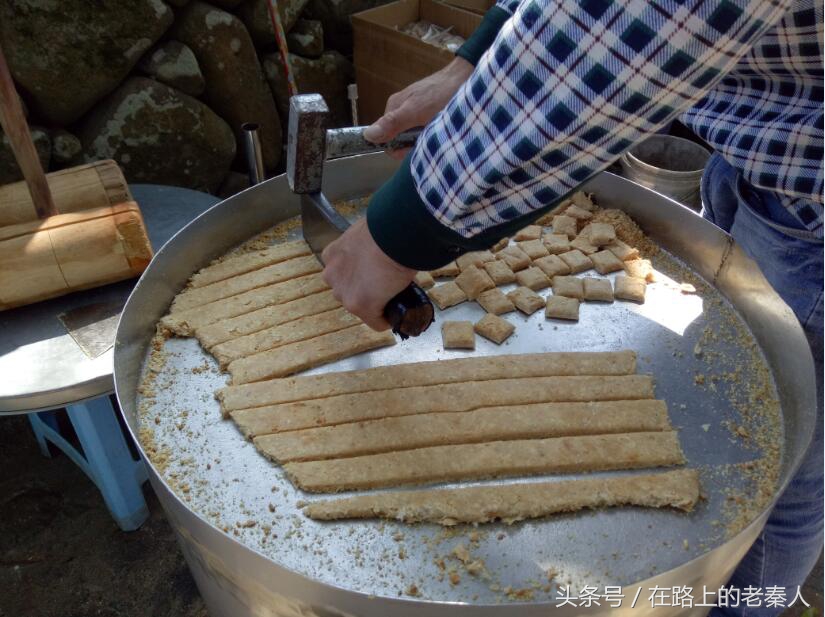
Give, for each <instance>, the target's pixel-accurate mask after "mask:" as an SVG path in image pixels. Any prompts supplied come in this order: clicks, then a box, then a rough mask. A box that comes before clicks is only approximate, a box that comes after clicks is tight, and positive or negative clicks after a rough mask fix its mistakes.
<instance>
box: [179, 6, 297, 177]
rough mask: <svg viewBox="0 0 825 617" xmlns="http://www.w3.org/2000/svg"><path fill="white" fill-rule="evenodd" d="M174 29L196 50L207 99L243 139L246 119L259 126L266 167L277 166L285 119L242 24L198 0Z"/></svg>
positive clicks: (184, 12)
mask: <svg viewBox="0 0 825 617" xmlns="http://www.w3.org/2000/svg"><path fill="white" fill-rule="evenodd" d="M175 31H176V38H177V39H178V40H180V41H181V42H183V43H185V44H186V45H188V46H189V47H191V48H192V51H193V52H195V57H197V59H198V63H199V64H200V67H201V70H202V71H203V75H204V78H205V79H206V89H205V90H204V94H203V99H204V100H205V101H206V102H207V104H208V105H209V106H210V107H211V108H212V109H214V110H215V111H216V112H217V113H218V114H220V116H221V117H222V118H223V119H224V120H226V121H227V122H228V123H229V125H230V126H231V127H232V129H233V130H234V131H235V134H236V135H237V136H238V138H239V141H238V143H241V141H240V128H241V125H242V124H243V123H244V122H256V123H257V124H259V125H260V135H261V150H262V152H263V157H264V166H265V167H266V168H267V169H273V168H275V167H276V166H277V165H278V163H279V162H280V159H281V141H282V137H281V123H280V120H279V119H278V113H277V111H276V109H275V101H274V100H273V98H272V92H271V91H270V90H269V88H267V84H266V79H265V78H264V74H263V71H262V70H261V65H260V63H259V62H258V57H257V55H256V53H255V47H254V45H253V44H252V40H251V39H250V38H249V33H248V32H247V30H246V28H244V25H243V23H241V21H240V20H239V19H238V18H237V17H235V16H234V15H232V14H230V13H227V12H225V11H222V10H220V9H216V8H215V7H213V6H210V5H208V4H205V3H203V2H198V1H196V2H193V3H192V4H190V5H189V6H187V7H186V8H185V9H184V10H183V12H182V14H181V15H180V16H179V18H178V21H177V23H176V25H175Z"/></svg>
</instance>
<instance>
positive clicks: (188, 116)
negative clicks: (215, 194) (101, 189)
mask: <svg viewBox="0 0 825 617" xmlns="http://www.w3.org/2000/svg"><path fill="white" fill-rule="evenodd" d="M79 136H80V139H81V141H82V142H83V149H84V157H85V160H86V161H87V162H91V161H96V160H100V159H108V158H111V159H114V160H115V161H117V162H118V164H119V165H120V166H121V168H122V169H123V173H124V175H125V176H126V179H127V180H128V181H130V182H150V183H154V184H171V185H175V186H184V187H188V188H192V189H197V190H202V191H210V192H212V191H215V190H216V189H217V188H218V187H219V186H220V184H221V181H222V180H223V178H224V176H225V175H226V172H227V171H228V170H229V165H230V164H231V163H232V160H233V159H234V158H235V138H234V136H233V135H232V129H230V128H229V126H228V125H227V124H226V122H224V121H223V120H222V119H221V118H220V117H218V116H217V115H216V114H215V113H214V112H213V111H212V110H211V109H209V108H208V107H207V106H206V105H204V104H203V103H201V102H200V101H198V100H197V99H195V98H193V97H191V96H189V95H188V94H184V93H182V92H179V91H178V90H175V89H174V88H170V87H169V86H165V85H163V84H162V83H160V82H157V81H154V80H152V79H148V78H145V77H131V78H129V79H127V80H126V81H125V82H124V83H123V85H122V86H121V87H120V88H118V89H117V90H116V91H115V92H113V93H112V94H111V95H110V96H109V97H107V98H106V99H105V100H104V101H103V102H101V104H100V105H98V106H97V107H96V108H95V109H94V110H92V111H91V112H90V113H89V114H88V115H87V116H86V118H85V119H84V121H83V124H82V126H81V128H80V131H79Z"/></svg>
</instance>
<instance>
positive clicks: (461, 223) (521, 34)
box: [370, 0, 790, 267]
mask: <svg viewBox="0 0 825 617" xmlns="http://www.w3.org/2000/svg"><path fill="white" fill-rule="evenodd" d="M789 1H790V0H777V1H776V2H766V1H764V0H750V1H749V0H737V1H736V2H725V1H723V0H711V1H708V0H686V1H685V2H681V3H679V2H676V0H671V1H667V2H666V1H662V2H657V3H644V2H642V3H639V2H638V1H637V0H616V1H614V2H613V3H611V4H609V5H608V4H602V3H598V2H587V3H578V2H577V3H550V2H548V3H543V4H538V3H535V2H529V1H524V2H522V3H520V4H519V5H518V8H517V9H516V11H515V14H514V15H513V17H512V18H511V19H509V20H507V21H506V23H505V24H504V25H503V26H502V28H501V30H500V32H499V34H498V35H497V37H496V39H495V43H494V44H493V47H492V48H491V49H490V50H489V51H488V52H486V53H484V54H483V55H482V57H481V59H480V60H479V62H478V65H477V66H476V70H475V71H474V73H473V74H472V75H471V77H470V79H469V80H468V81H467V83H466V84H465V85H464V86H463V87H462V88H461V90H459V92H458V93H457V94H456V96H455V97H454V98H453V99H452V101H451V102H450V104H449V105H448V106H447V108H446V109H445V110H443V111H442V112H441V113H440V114H439V115H438V116H437V117H436V118H435V119H434V120H433V122H432V123H431V124H430V125H429V126H428V127H427V129H426V130H425V132H424V134H423V135H422V137H421V139H419V142H418V144H417V146H416V149H415V151H414V152H413V155H412V157H411V158H410V164H411V167H410V168H408V173H411V176H412V182H413V184H414V186H415V189H416V192H417V195H414V196H410V195H408V196H406V197H404V198H403V199H401V200H400V202H404V204H407V205H404V208H403V211H404V212H405V213H406V212H407V210H408V209H411V210H414V211H415V212H416V213H419V214H420V213H424V214H429V218H425V217H424V216H423V215H422V216H417V219H418V221H419V222H418V223H417V224H416V226H415V229H416V233H417V234H418V233H420V234H427V235H422V236H420V237H415V238H413V239H412V240H411V239H410V237H409V235H408V236H407V237H406V238H403V239H402V238H401V237H400V236H401V235H403V231H404V230H403V228H401V226H396V232H395V234H389V233H384V234H381V233H380V231H379V230H377V229H376V231H378V235H379V236H380V240H379V246H381V248H382V249H383V250H384V251H385V252H387V254H388V255H390V256H391V257H393V258H394V259H396V260H397V261H399V262H400V263H404V264H405V265H408V266H411V267H417V266H416V265H414V264H413V263H412V262H409V261H406V260H408V259H409V254H408V253H406V252H403V251H400V252H399V251H398V250H397V248H396V247H397V246H399V245H401V244H403V243H407V244H410V243H411V242H413V241H414V242H415V243H416V245H417V251H418V257H417V258H416V259H418V260H419V261H421V262H422V263H423V262H424V261H427V260H428V259H429V260H430V261H433V260H436V259H438V260H443V261H447V259H446V257H447V252H446V248H447V243H449V246H451V247H453V248H451V249H450V250H452V251H454V252H456V253H457V252H463V251H465V250H472V249H474V248H479V247H480V246H482V245H483V244H489V243H492V242H494V241H495V239H496V238H497V237H501V236H503V235H506V234H507V233H508V231H509V229H508V228H513V227H518V226H520V225H523V224H526V223H527V222H528V220H529V219H530V218H536V217H537V216H539V214H540V213H541V212H542V210H544V209H546V208H547V207H548V206H549V205H552V204H553V203H556V202H558V201H559V200H560V199H562V198H563V197H564V196H565V195H566V194H568V193H569V192H571V191H573V190H575V188H576V187H578V186H579V185H580V184H582V183H583V182H585V181H586V180H587V179H588V178H589V177H591V176H592V175H594V174H595V173H597V172H599V171H601V170H602V169H604V168H605V167H607V166H608V165H609V164H610V163H611V162H612V161H613V160H615V159H616V158H618V157H619V156H620V155H621V153H622V152H623V151H625V150H626V149H627V148H629V147H630V146H631V145H633V144H634V143H636V142H638V141H640V140H642V139H644V138H645V137H646V136H647V135H649V134H652V133H654V132H656V131H657V130H658V129H659V128H660V127H662V126H664V125H665V124H666V123H667V122H669V121H670V120H671V119H672V118H674V117H675V116H676V115H678V114H679V113H680V112H681V111H682V110H684V109H686V108H687V107H689V106H690V105H692V104H693V103H694V102H695V101H697V100H698V99H699V98H701V97H702V96H704V94H705V93H706V92H707V91H708V90H709V89H710V88H711V87H713V86H714V85H715V83H716V82H717V81H718V80H719V79H720V78H721V77H722V76H723V75H724V73H725V72H726V71H728V70H730V69H731V68H732V67H733V66H734V65H735V64H736V62H737V61H738V60H739V59H740V58H741V57H742V56H743V55H744V54H745V53H746V52H747V51H748V49H749V48H750V46H751V45H752V44H753V42H754V41H755V40H756V39H758V38H759V37H760V36H761V35H762V33H763V32H764V31H765V30H767V29H768V28H769V27H770V25H771V24H772V23H774V22H775V21H777V20H778V19H779V18H780V17H781V15H782V14H783V12H784V11H785V10H786V8H787V6H788V4H789ZM588 10H590V11H593V14H591V13H588ZM576 41H577V42H578V43H576ZM405 164H406V163H405ZM405 171H406V170H405ZM409 184H410V182H409V181H407V182H405V183H404V186H407V187H409ZM390 197H392V195H391V194H388V193H384V194H380V195H376V198H375V199H374V200H373V203H372V204H371V206H370V209H371V211H372V214H371V216H372V220H373V221H378V220H386V218H387V217H388V216H393V214H392V212H391V210H392V209H393V208H395V207H401V206H402V204H401V203H394V201H399V200H398V199H397V196H396V197H393V198H392V199H391V198H390ZM410 203H414V204H415V206H414V208H410V207H409V205H408V204H410ZM382 211H384V212H383V216H382ZM425 221H426V222H425ZM374 227H377V226H376V225H373V224H371V225H370V228H371V229H373V228H374ZM434 229H439V230H441V231H439V232H438V233H435V232H434V231H433V230H434ZM427 230H429V231H427ZM402 253H403V254H402ZM424 254H425V255H424ZM399 257H400V258H399ZM405 261H406V263H405Z"/></svg>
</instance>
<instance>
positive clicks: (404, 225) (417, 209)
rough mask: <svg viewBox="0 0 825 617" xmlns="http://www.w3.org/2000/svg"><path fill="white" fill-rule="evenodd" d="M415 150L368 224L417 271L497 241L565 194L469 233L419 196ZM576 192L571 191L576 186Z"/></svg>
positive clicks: (374, 203)
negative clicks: (433, 211) (437, 213)
mask: <svg viewBox="0 0 825 617" xmlns="http://www.w3.org/2000/svg"><path fill="white" fill-rule="evenodd" d="M411 157H412V152H410V154H408V155H407V158H405V159H404V161H403V163H401V167H400V168H399V169H398V171H397V172H395V175H393V177H392V178H390V179H389V180H388V181H387V182H386V184H384V186H382V187H381V188H380V189H378V190H377V191H376V192H375V194H374V195H373V196H372V199H371V200H370V205H369V207H368V208H367V227H368V228H369V230H370V234H371V235H372V237H373V240H375V243H376V244H378V246H379V247H380V248H381V250H382V251H384V253H386V254H387V255H388V256H389V257H390V258H391V259H393V260H395V261H396V262H398V263H400V264H401V265H402V266H406V267H407V268H413V269H415V270H435V269H436V268H440V267H441V266H443V265H444V264H447V263H449V262H451V261H453V260H454V259H455V258H456V257H459V256H460V255H463V254H464V253H467V252H469V251H481V250H484V249H488V248H490V247H491V246H493V245H494V244H495V243H496V242H498V241H499V240H501V239H502V238H503V237H504V236H509V235H512V234H514V233H515V232H516V231H518V230H519V229H521V228H523V227H524V226H525V225H529V224H530V223H532V222H533V221H535V220H536V219H538V218H539V217H540V216H542V215H543V214H545V213H546V212H548V211H549V210H550V209H551V208H553V207H555V206H556V204H558V203H559V202H561V201H562V200H563V199H565V198H567V196H568V195H564V196H562V197H561V198H559V199H557V200H555V201H553V203H550V204H547V205H546V206H545V207H543V208H541V209H539V210H534V211H532V212H530V213H529V214H527V215H525V216H522V217H519V218H517V219H514V220H512V221H508V222H507V223H503V224H501V225H497V226H496V227H491V228H490V229H486V230H484V231H483V232H481V233H480V234H477V235H475V236H473V237H472V238H465V237H464V236H462V235H460V234H458V233H457V232H455V231H453V230H452V229H449V228H447V227H445V226H444V225H442V224H441V223H440V222H439V221H438V220H436V218H435V217H434V216H433V215H432V214H431V213H430V211H429V209H428V208H427V206H426V205H425V204H424V202H423V201H422V200H421V198H420V197H419V196H418V190H417V189H416V186H415V180H413V177H412V171H411V169H410V158H411ZM571 193H572V191H571Z"/></svg>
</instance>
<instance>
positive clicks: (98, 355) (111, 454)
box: [0, 184, 220, 530]
mask: <svg viewBox="0 0 825 617" xmlns="http://www.w3.org/2000/svg"><path fill="white" fill-rule="evenodd" d="M130 189H131V191H132V195H133V196H134V199H135V201H137V202H138V203H139V204H140V206H141V211H142V213H143V218H144V220H145V222H146V229H147V232H148V234H149V240H150V241H151V243H152V246H153V248H154V249H155V250H157V249H159V248H160V247H161V246H163V245H164V244H165V243H166V242H167V241H168V240H169V239H170V238H171V237H172V236H173V235H174V234H175V233H177V232H178V230H180V229H181V228H182V227H184V226H185V225H186V224H187V223H189V221H191V220H192V219H193V218H195V217H196V216H198V215H200V214H201V213H202V212H204V211H205V210H207V209H208V208H210V207H211V206H213V205H214V204H215V203H217V202H218V201H220V200H219V199H218V198H217V197H214V196H212V195H207V194H205V193H200V192H197V191H192V190H189V189H183V188H178V187H171V186H158V185H152V184H137V185H132V186H130ZM135 282H136V280H135V279H133V280H129V281H122V282H120V283H115V284H112V285H106V286H105V287H99V288H96V289H90V290H87V291H81V292H77V293H73V294H69V295H67V296H63V297H60V298H55V299H53V300H48V301H45V302H39V303H37V304H33V305H29V306H24V307H20V308H18V309H14V310H10V311H4V312H2V313H0V375H3V379H1V380H0V414H3V413H7V414H8V413H30V414H31V415H30V416H29V419H30V421H31V424H32V427H33V428H34V432H35V435H36V437H37V440H38V443H39V444H40V448H41V451H42V452H43V454H44V455H46V456H49V455H50V453H49V448H48V446H47V443H46V442H47V441H48V442H51V443H52V444H54V445H55V446H57V447H59V448H60V449H61V450H63V451H64V452H65V453H66V454H67V456H69V458H71V459H72V460H73V461H74V462H75V463H77V464H78V465H79V466H80V467H81V468H82V469H83V470H84V471H85V472H86V474H87V475H88V476H89V477H90V478H91V479H92V481H94V482H95V484H96V485H97V486H98V488H99V489H100V491H101V492H102V493H103V497H104V499H105V501H106V503H107V505H108V506H109V509H110V511H111V512H112V515H113V516H114V518H115V520H116V521H117V522H118V524H119V525H120V527H121V528H122V529H124V530H128V529H136V528H137V527H139V526H140V524H141V523H142V522H143V521H144V520H145V518H146V516H147V514H148V513H147V510H146V504H145V502H144V500H143V496H142V493H141V489H140V486H141V484H142V483H143V481H144V480H145V479H146V472H145V469H144V467H143V463H142V462H140V461H135V460H133V459H132V457H131V454H130V453H129V448H128V445H127V442H126V440H125V438H124V435H123V432H122V430H121V428H120V424H119V422H118V419H117V415H116V413H115V411H114V409H113V408H112V404H111V402H110V399H109V395H110V394H111V393H112V391H113V389H114V387H113V381H112V379H113V378H112V368H113V363H112V358H113V352H112V346H113V344H114V337H115V330H116V328H117V321H118V319H119V317H120V312H121V310H122V309H123V305H124V304H125V302H126V298H127V297H128V295H129V293H130V292H131V290H132V288H133V287H134V285H135ZM70 330H71V332H70ZM62 407H65V408H66V411H67V413H68V416H69V419H70V420H71V422H72V425H73V428H74V430H75V433H76V434H77V437H78V439H79V441H80V443H81V446H82V453H81V452H80V451H78V450H77V449H76V448H75V447H74V446H72V445H71V444H70V443H69V442H68V441H67V440H66V439H64V437H63V436H62V435H61V434H60V431H59V430H58V423H57V420H56V416H55V414H54V413H53V412H48V411H47V410H51V409H56V408H62ZM31 412H41V413H31Z"/></svg>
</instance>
